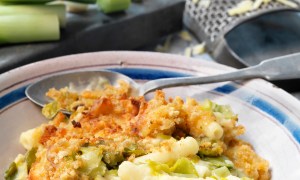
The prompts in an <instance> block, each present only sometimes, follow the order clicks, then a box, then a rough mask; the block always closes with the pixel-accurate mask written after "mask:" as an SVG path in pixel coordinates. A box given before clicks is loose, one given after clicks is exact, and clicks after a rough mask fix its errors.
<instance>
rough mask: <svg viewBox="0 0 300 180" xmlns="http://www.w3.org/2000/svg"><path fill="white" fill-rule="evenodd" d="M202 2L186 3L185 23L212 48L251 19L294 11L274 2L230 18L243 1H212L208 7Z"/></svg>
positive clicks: (191, 1) (189, 1) (188, 0)
mask: <svg viewBox="0 0 300 180" xmlns="http://www.w3.org/2000/svg"><path fill="white" fill-rule="evenodd" d="M200 1H201V0H200ZM200 1H198V2H196V3H195V2H194V1H193V0H187V1H186V5H185V12H184V22H185V25H186V26H187V27H188V28H189V29H191V30H192V31H193V32H194V33H195V34H196V35H197V36H198V38H200V39H201V40H203V41H205V42H206V43H207V45H208V46H210V48H212V46H213V44H215V43H216V41H218V39H219V38H220V37H223V36H224V34H225V33H226V32H228V31H229V30H230V29H231V28H233V27H235V26H236V25H238V24H239V23H241V22H244V21H245V20H247V19H249V18H251V17H255V16H258V15H260V14H264V13H268V12H273V11H278V10H286V9H292V8H290V7H289V6H286V5H283V4H282V3H279V2H277V1H273V2H271V3H268V4H262V5H261V6H260V8H258V9H257V10H253V11H250V12H247V13H245V14H242V15H237V16H229V14H228V13H227V11H228V10H229V9H231V8H233V7H235V6H236V5H237V4H238V3H240V2H241V0H210V5H209V6H208V7H205V6H201V5H200Z"/></svg>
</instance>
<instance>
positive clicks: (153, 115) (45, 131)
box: [28, 81, 270, 180]
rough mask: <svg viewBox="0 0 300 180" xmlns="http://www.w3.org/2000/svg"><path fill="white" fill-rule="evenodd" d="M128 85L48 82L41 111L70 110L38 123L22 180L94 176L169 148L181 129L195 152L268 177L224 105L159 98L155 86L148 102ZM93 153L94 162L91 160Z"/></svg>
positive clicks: (254, 175)
mask: <svg viewBox="0 0 300 180" xmlns="http://www.w3.org/2000/svg"><path fill="white" fill-rule="evenodd" d="M130 91H131V89H130V86H129V85H128V84H127V83H125V82H123V81H121V82H120V83H119V86H118V87H113V86H111V85H106V86H105V88H104V89H103V90H95V91H83V92H81V93H75V92H71V91H70V90H69V89H68V88H63V89H60V90H56V89H50V90H49V92H48V93H47V96H49V97H51V98H52V99H54V100H55V103H52V104H49V105H47V106H46V107H45V108H44V109H43V113H44V114H45V115H46V116H48V117H51V116H52V115H53V112H54V111H55V110H59V109H67V110H69V111H72V114H71V115H70V116H67V115H64V114H63V113H61V112H58V113H57V114H56V112H54V113H55V114H56V115H55V116H54V118H53V119H52V120H51V121H49V122H48V123H46V124H43V125H41V126H40V127H39V129H42V130H41V135H40V136H37V137H38V138H39V139H38V144H36V145H32V146H35V147H36V148H37V152H36V154H35V155H36V159H35V162H34V163H33V164H32V165H31V168H30V169H29V174H28V179H89V177H94V178H95V177H98V176H99V173H100V175H103V174H104V172H108V170H114V169H118V166H119V165H120V164H121V163H122V162H124V161H130V162H133V161H134V159H136V158H137V157H140V156H143V155H146V154H149V153H154V152H161V151H169V152H171V151H173V150H172V147H174V143H176V142H178V141H179V140H180V139H183V138H186V137H188V136H191V137H193V138H194V139H195V140H196V141H197V143H198V146H199V150H198V155H199V156H200V157H203V156H209V157H216V156H221V155H227V156H228V157H229V158H230V159H231V160H232V161H233V163H234V165H235V166H236V167H237V168H239V169H241V170H242V171H243V172H244V173H245V174H246V175H248V177H250V178H253V179H260V180H262V179H270V173H269V171H268V169H269V166H268V162H267V161H265V160H263V159H262V158H260V157H259V156H258V155H257V154H256V153H255V152H254V151H253V149H252V148H251V146H250V145H249V144H247V143H244V142H242V141H240V140H237V139H236V137H237V136H238V135H240V134H243V133H244V127H242V126H241V125H238V124H237V120H238V118H237V116H236V115H235V114H233V113H232V112H231V110H230V109H229V108H228V107H227V106H220V105H216V104H214V103H212V102H210V101H207V102H206V103H199V102H197V101H196V100H194V99H191V98H188V99H187V100H186V101H184V100H183V99H181V98H180V97H174V98H173V99H169V100H166V98H165V94H164V92H163V91H156V93H155V97H154V98H153V99H150V100H148V101H147V100H145V99H144V97H131V96H130ZM91 152H93V153H91ZM91 157H93V158H91ZM97 158H99V160H101V161H97V164H96V165H93V164H95V161H96V159H97ZM99 162H100V164H99ZM87 163H88V164H87ZM103 164H104V166H102V165H103ZM100 167H101V168H102V169H101V168H100ZM99 168H100V169H99ZM95 169H97V173H98V174H97V173H96V171H94V170H95ZM102 172H103V173H102Z"/></svg>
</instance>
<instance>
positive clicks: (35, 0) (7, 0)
mask: <svg viewBox="0 0 300 180" xmlns="http://www.w3.org/2000/svg"><path fill="white" fill-rule="evenodd" d="M51 1H54V0H0V4H45V3H48V2H51Z"/></svg>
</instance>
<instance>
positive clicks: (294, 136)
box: [0, 52, 300, 180]
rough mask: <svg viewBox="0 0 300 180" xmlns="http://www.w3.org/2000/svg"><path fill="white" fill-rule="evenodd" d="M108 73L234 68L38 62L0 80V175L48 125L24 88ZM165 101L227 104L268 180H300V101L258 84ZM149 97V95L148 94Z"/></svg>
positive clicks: (127, 61)
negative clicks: (47, 79)
mask: <svg viewBox="0 0 300 180" xmlns="http://www.w3.org/2000/svg"><path fill="white" fill-rule="evenodd" d="M101 68H105V69H111V70H114V71H118V72H121V73H124V74H126V75H128V76H130V77H132V78H134V79H136V80H138V81H139V82H141V83H142V82H143V81H146V80H149V79H156V78H162V77H174V76H184V75H195V74H197V75H202V76H203V75H212V74H217V73H223V72H225V71H231V70H233V69H232V68H229V67H226V66H223V65H219V64H216V63H211V62H206V61H201V60H193V59H189V58H186V57H182V56H175V55H166V54H160V53H148V52H100V53H89V54H80V55H72V56H65V57H60V58H54V59H50V60H45V61H40V62H37V63H33V64H30V65H27V66H23V67H21V68H18V69H14V70H12V71H9V72H6V73H4V74H1V75H0V84H1V86H0V142H1V145H0V156H1V161H0V174H1V177H3V173H4V171H5V169H6V168H7V167H8V165H9V163H10V162H12V161H13V159H14V158H15V157H16V155H17V154H18V153H24V149H23V148H22V146H21V145H20V144H19V135H20V133H21V132H23V131H25V130H27V129H29V128H33V127H36V126H37V125H39V124H40V123H43V122H46V120H45V119H44V118H43V117H42V116H41V113H40V108H39V107H37V106H36V105H34V104H33V103H31V102H30V101H29V100H28V99H27V98H26V97H25V94H24V90H25V87H26V86H27V85H28V84H30V83H31V82H33V81H36V80H38V79H40V78H42V77H44V76H48V75H51V74H52V73H56V72H62V71H74V70H85V69H101ZM165 91H166V93H167V95H168V96H175V95H178V96H182V97H187V96H190V97H193V98H196V99H198V100H200V101H201V100H204V99H207V98H208V99H212V100H213V101H216V102H218V103H221V104H229V105H231V106H232V108H233V110H234V112H235V113H237V114H239V119H240V120H239V122H240V123H241V124H243V125H244V126H245V127H246V130H247V131H246V134H245V135H243V136H242V137H241V138H242V139H245V140H247V141H249V142H250V143H251V144H252V145H253V146H254V148H255V150H256V151H257V152H258V154H260V155H261V156H262V157H264V158H265V159H267V160H268V161H269V162H270V165H271V170H272V179H274V180H282V179H289V180H299V179H300V102H299V101H298V100H297V99H295V98H294V97H292V96H291V95H289V94H288V93H286V92H285V91H283V90H281V89H279V88H276V87H274V86H273V85H272V84H270V83H268V82H266V81H264V80H260V79H256V80H250V81H243V82H239V83H236V82H235V83H234V82H225V83H217V84H208V85H201V86H189V87H179V88H170V89H166V90H165ZM150 96H151V95H150Z"/></svg>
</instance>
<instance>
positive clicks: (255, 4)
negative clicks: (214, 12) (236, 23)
mask: <svg viewBox="0 0 300 180" xmlns="http://www.w3.org/2000/svg"><path fill="white" fill-rule="evenodd" d="M274 1H276V2H279V3H282V4H284V5H286V6H289V7H291V8H298V5H297V4H296V3H295V2H293V1H290V0H255V1H253V0H243V1H241V2H240V3H238V4H237V5H236V6H235V7H233V8H231V9H229V10H228V11H227V12H228V14H229V15H230V16H236V15H241V14H244V13H247V12H250V11H254V10H257V9H259V8H260V7H261V6H262V5H263V4H269V3H273V2H274Z"/></svg>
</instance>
